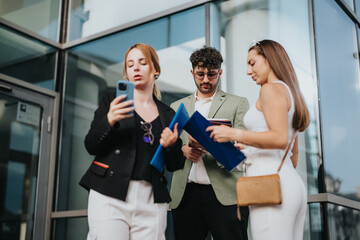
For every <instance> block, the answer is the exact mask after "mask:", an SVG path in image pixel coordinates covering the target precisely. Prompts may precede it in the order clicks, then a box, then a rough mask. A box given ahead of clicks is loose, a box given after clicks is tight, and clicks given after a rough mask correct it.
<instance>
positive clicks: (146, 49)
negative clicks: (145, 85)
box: [123, 43, 161, 99]
mask: <svg viewBox="0 0 360 240" xmlns="http://www.w3.org/2000/svg"><path fill="white" fill-rule="evenodd" d="M134 48H136V49H139V50H140V51H141V52H142V54H144V57H145V58H146V59H147V60H148V61H149V66H150V71H153V70H154V68H155V71H156V72H158V73H159V75H160V73H161V68H160V62H159V57H158V55H157V53H156V52H155V50H154V49H153V48H152V47H151V46H149V45H147V44H145V43H137V44H135V45H134V46H131V47H130V48H129V49H128V50H127V51H126V54H125V61H124V62H125V63H124V67H123V79H124V80H126V79H127V74H126V69H127V63H126V58H127V56H128V55H129V52H130V51H131V50H132V49H134ZM152 77H154V76H152ZM153 95H154V96H155V97H156V98H157V99H161V93H160V90H159V89H158V88H157V86H156V84H155V83H154V88H153Z"/></svg>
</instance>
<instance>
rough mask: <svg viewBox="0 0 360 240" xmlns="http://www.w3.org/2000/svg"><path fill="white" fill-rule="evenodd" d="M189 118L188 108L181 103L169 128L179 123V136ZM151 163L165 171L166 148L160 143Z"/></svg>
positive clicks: (160, 170)
mask: <svg viewBox="0 0 360 240" xmlns="http://www.w3.org/2000/svg"><path fill="white" fill-rule="evenodd" d="M188 120H189V114H188V112H187V111H186V108H185V107H184V104H183V103H181V104H180V106H179V108H178V110H177V111H176V113H175V115H174V117H173V119H172V120H171V123H170V125H169V128H170V129H171V130H173V128H174V125H175V123H176V122H177V123H178V126H177V130H178V133H179V137H180V135H181V133H182V131H183V129H184V125H185V124H186V123H187V121H188ZM150 164H151V165H152V166H154V167H155V168H156V169H157V170H159V172H163V170H164V164H165V158H164V148H163V146H161V145H159V147H158V148H157V149H156V152H155V154H154V156H153V158H152V159H151V161H150Z"/></svg>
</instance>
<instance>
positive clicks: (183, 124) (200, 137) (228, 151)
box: [150, 103, 246, 172]
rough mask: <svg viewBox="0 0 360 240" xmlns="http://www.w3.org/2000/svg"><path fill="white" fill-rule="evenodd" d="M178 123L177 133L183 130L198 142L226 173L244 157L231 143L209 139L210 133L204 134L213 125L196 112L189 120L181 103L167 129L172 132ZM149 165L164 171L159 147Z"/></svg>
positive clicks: (160, 147)
mask: <svg viewBox="0 0 360 240" xmlns="http://www.w3.org/2000/svg"><path fill="white" fill-rule="evenodd" d="M176 122H178V133H179V136H180V135H181V133H182V131H183V130H184V129H185V130H186V131H187V132H188V133H189V134H190V135H191V136H192V137H193V138H195V140H196V141H198V142H199V143H200V144H201V145H202V146H203V147H204V148H205V149H206V150H207V151H208V152H209V153H211V155H213V157H214V158H215V159H216V160H217V161H218V162H220V163H221V164H222V165H223V166H224V167H225V168H226V169H227V170H228V171H232V170H233V169H234V168H235V167H236V166H237V165H238V164H239V163H241V162H242V161H243V160H244V159H245V158H246V157H245V155H244V154H243V153H242V152H241V151H240V150H239V149H237V148H236V147H235V146H234V145H233V143H231V142H226V143H218V142H215V141H214V140H213V139H212V138H210V132H206V128H207V127H208V126H211V125H213V124H212V123H211V122H209V121H208V120H206V118H204V117H203V116H202V115H201V114H200V113H199V112H198V111H195V112H194V114H193V115H192V116H191V117H190V118H189V114H188V112H187V111H186V108H185V107H184V104H183V103H181V104H180V106H179V108H178V110H177V111H176V113H175V115H174V117H173V119H172V120H171V123H170V125H169V128H170V129H171V130H172V129H173V128H174V125H175V123H176ZM150 164H151V165H152V166H154V167H155V168H156V169H157V170H159V171H160V172H163V170H164V164H165V158H164V148H163V146H161V145H159V147H158V148H157V149H156V152H155V154H154V156H153V158H152V159H151V162H150Z"/></svg>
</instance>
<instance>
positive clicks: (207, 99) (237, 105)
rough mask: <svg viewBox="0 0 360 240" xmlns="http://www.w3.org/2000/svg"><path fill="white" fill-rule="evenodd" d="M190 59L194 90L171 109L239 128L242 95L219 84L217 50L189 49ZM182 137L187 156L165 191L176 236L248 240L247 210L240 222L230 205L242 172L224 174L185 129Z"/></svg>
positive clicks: (196, 239) (187, 239)
mask: <svg viewBox="0 0 360 240" xmlns="http://www.w3.org/2000/svg"><path fill="white" fill-rule="evenodd" d="M190 61H191V64H192V69H191V71H190V72H191V74H192V76H193V78H194V82H195V85H196V87H197V90H196V91H195V93H194V94H191V95H190V96H187V97H185V98H183V99H180V100H178V101H176V102H174V103H173V104H171V107H172V108H173V109H174V110H175V111H176V110H177V109H178V107H179V105H180V104H181V103H184V106H185V107H186V109H187V111H188V112H189V114H190V115H191V114H192V113H193V112H194V111H198V112H199V113H201V114H202V115H203V116H204V117H205V118H208V119H211V118H217V119H228V120H231V121H232V124H233V127H235V128H244V124H243V117H244V115H245V112H246V111H247V110H248V108H249V104H248V101H247V99H246V98H243V97H239V96H235V95H232V94H228V93H225V92H224V91H222V90H221V89H219V87H218V83H219V80H220V77H221V74H222V69H221V63H222V62H223V59H222V56H221V53H220V52H219V51H218V50H216V49H215V48H212V47H208V46H204V47H203V48H201V49H198V50H196V51H195V52H193V53H192V55H191V57H190ZM181 138H182V141H183V146H182V151H183V153H184V156H185V157H186V158H187V160H186V162H185V166H184V169H182V170H178V171H176V172H174V175H173V179H172V185H171V191H170V194H171V198H172V202H171V203H170V208H171V209H172V217H173V223H174V234H175V239H176V240H191V239H194V240H203V239H205V238H206V236H207V235H208V234H209V232H210V233H211V235H212V237H213V239H215V240H217V239H219V240H224V239H226V240H231V239H237V240H239V239H247V225H248V214H249V210H248V208H247V207H244V208H241V211H240V212H241V221H240V220H239V219H238V217H237V206H236V204H235V201H236V189H235V185H236V181H237V179H238V178H239V177H240V176H241V175H242V174H241V172H240V171H238V170H233V171H232V172H229V171H228V170H227V169H226V168H224V166H222V165H221V164H220V163H219V162H218V161H216V159H215V158H214V157H212V155H211V154H209V153H208V152H207V151H206V150H205V149H204V148H203V147H202V146H201V145H200V144H199V143H198V142H197V141H196V140H195V139H194V138H192V137H191V136H190V135H188V134H187V133H186V132H185V131H184V132H183V134H182V135H181Z"/></svg>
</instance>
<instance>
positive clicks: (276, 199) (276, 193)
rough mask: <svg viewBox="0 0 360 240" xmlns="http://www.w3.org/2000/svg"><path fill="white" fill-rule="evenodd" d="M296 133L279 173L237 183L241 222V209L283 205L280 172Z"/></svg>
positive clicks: (244, 178) (245, 179)
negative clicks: (250, 206) (242, 207)
mask: <svg viewBox="0 0 360 240" xmlns="http://www.w3.org/2000/svg"><path fill="white" fill-rule="evenodd" d="M296 134H297V132H295V133H294V135H293V137H292V139H291V141H290V143H289V145H288V146H287V148H286V152H285V155H284V157H283V159H282V161H281V163H280V166H279V167H278V169H277V173H275V174H270V175H263V176H253V177H240V178H239V179H238V181H237V183H236V194H237V201H236V203H237V205H238V218H239V219H240V220H241V215H240V210H239V207H241V206H249V205H274V204H281V201H282V198H281V187H280V177H279V171H280V169H281V167H282V165H283V163H284V161H285V158H286V156H287V153H288V152H289V149H290V146H291V144H292V142H293V141H294V139H295V136H296Z"/></svg>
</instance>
